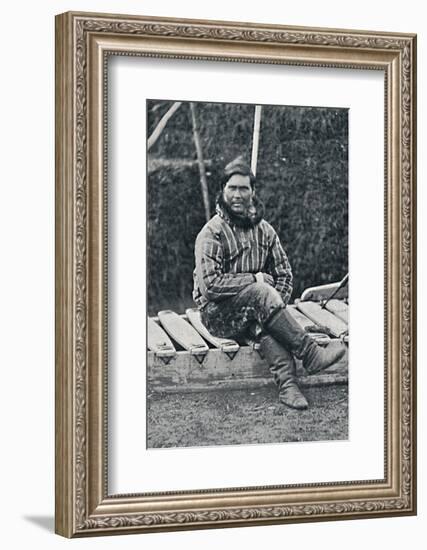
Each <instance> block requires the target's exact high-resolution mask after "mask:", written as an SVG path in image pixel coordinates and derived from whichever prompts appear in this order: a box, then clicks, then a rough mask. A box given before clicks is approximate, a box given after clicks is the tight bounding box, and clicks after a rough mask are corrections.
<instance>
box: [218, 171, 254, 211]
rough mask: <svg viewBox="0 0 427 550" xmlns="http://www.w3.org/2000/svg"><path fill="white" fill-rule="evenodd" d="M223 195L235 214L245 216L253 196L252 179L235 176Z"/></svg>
mask: <svg viewBox="0 0 427 550" xmlns="http://www.w3.org/2000/svg"><path fill="white" fill-rule="evenodd" d="M223 195H224V201H225V203H226V204H227V205H228V207H229V208H231V210H232V211H233V212H234V213H235V214H244V213H245V212H246V211H247V209H248V208H249V206H250V205H251V201H252V196H253V190H252V187H251V179H250V177H249V176H243V175H242V174H233V175H232V176H231V178H230V179H229V180H228V181H227V183H226V184H225V186H224V190H223Z"/></svg>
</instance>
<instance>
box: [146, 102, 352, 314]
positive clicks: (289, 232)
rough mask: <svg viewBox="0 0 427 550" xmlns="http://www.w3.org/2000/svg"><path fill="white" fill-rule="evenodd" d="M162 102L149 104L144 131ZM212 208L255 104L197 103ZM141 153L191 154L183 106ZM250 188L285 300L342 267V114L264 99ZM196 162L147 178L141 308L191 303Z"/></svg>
mask: <svg viewBox="0 0 427 550" xmlns="http://www.w3.org/2000/svg"><path fill="white" fill-rule="evenodd" d="M170 105H171V102H166V101H165V102H162V101H149V102H148V106H147V107H148V133H149V134H150V133H151V132H152V130H153V129H154V127H155V126H156V125H157V123H158V121H159V120H160V118H161V116H162V115H163V114H164V112H166V111H167V109H168V108H169V107H170ZM197 116H198V121H199V127H200V128H199V130H200V136H201V141H202V148H203V154H204V157H205V159H206V160H208V161H210V164H209V165H208V166H209V168H208V184H209V195H210V201H211V211H212V213H213V212H214V208H215V204H214V197H215V195H216V193H217V191H218V189H219V181H220V173H221V169H222V168H223V166H224V165H225V164H226V163H227V162H229V161H230V160H232V159H233V158H235V157H236V156H238V155H242V154H243V155H244V156H245V157H246V158H247V159H248V160H249V159H250V154H251V147H252V131H253V116H254V106H252V105H239V104H219V103H198V104H197ZM150 154H151V155H152V156H153V157H154V158H159V159H176V160H189V159H193V160H195V159H196V150H195V146H194V141H193V134H192V126H191V117H190V109H189V106H188V105H187V104H185V103H184V104H183V105H182V106H181V107H180V109H178V111H177V112H176V114H175V115H174V116H173V117H172V118H171V119H170V120H169V122H168V125H167V126H166V128H165V129H164V131H163V133H162V135H161V137H160V138H159V140H158V141H157V142H156V144H155V146H154V147H153V149H152V151H150ZM257 193H258V195H259V197H260V198H261V199H262V200H263V202H264V203H265V207H266V216H265V217H266V219H267V220H268V221H269V222H270V223H271V224H272V225H273V227H274V228H275V229H276V231H277V232H278V234H279V237H280V239H281V241H282V243H283V245H284V247H285V248H286V250H287V252H288V255H289V259H290V262H291V265H292V269H293V273H294V293H293V296H294V297H298V296H299V295H300V294H301V292H302V291H303V290H304V289H305V288H307V287H309V286H313V285H318V284H323V283H329V282H332V281H336V280H339V279H341V278H342V277H343V276H344V275H345V274H346V272H347V270H348V259H347V257H348V112H347V110H346V109H333V108H319V107H288V106H286V107H282V106H264V107H263V110H262V121H261V133H260V142H259V158H258V167H257ZM205 221H206V220H205V217H204V209H203V202H202V194H201V187H200V177H199V171H198V167H197V164H196V163H194V165H192V166H184V165H182V166H179V165H178V166H176V165H175V166H173V167H170V166H165V167H162V168H159V169H158V170H156V171H154V172H153V173H151V174H150V176H149V178H148V245H149V246H148V276H149V279H148V301H149V312H150V314H155V313H156V312H157V311H158V310H159V309H162V308H165V307H170V308H172V309H177V310H180V311H182V310H183V308H184V307H185V306H189V305H191V303H192V302H191V290H192V271H193V269H194V241H195V238H196V236H197V233H198V232H199V231H200V229H201V227H202V226H203V225H204V223H205Z"/></svg>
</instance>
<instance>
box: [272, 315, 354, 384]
mask: <svg viewBox="0 0 427 550" xmlns="http://www.w3.org/2000/svg"><path fill="white" fill-rule="evenodd" d="M265 328H266V330H267V331H268V332H269V334H271V335H272V336H274V338H276V340H278V341H279V342H280V343H281V344H282V345H283V346H284V347H285V348H286V349H287V350H288V351H290V352H291V353H292V354H293V355H295V356H296V357H298V359H302V364H303V367H304V368H305V370H306V371H307V373H308V374H315V373H316V372H319V371H321V370H323V369H326V368H327V367H330V366H331V365H333V364H334V363H335V362H336V361H338V360H339V359H341V357H342V356H343V355H344V353H345V351H346V348H345V345H344V344H343V343H342V342H339V341H338V342H330V343H329V344H328V345H327V346H325V347H321V346H319V345H318V344H317V343H316V342H315V341H314V340H313V338H312V337H311V336H310V335H309V334H308V333H307V332H305V330H304V329H302V328H301V327H300V325H299V324H298V323H297V322H296V321H295V319H294V318H293V317H292V315H291V314H290V313H289V312H288V311H287V309H286V308H283V309H279V310H278V311H277V312H276V313H275V314H274V315H273V317H272V318H271V319H270V320H269V321H268V322H267V323H266V325H265Z"/></svg>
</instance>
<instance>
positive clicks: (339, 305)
mask: <svg viewBox="0 0 427 550" xmlns="http://www.w3.org/2000/svg"><path fill="white" fill-rule="evenodd" d="M326 309H327V310H328V311H330V312H331V313H333V314H334V315H336V316H337V317H339V318H340V319H341V320H342V321H344V323H346V324H347V325H348V305H347V304H346V303H345V302H343V301H342V300H335V299H333V300H330V301H329V302H328V303H327V304H326Z"/></svg>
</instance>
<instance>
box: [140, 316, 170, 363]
mask: <svg viewBox="0 0 427 550" xmlns="http://www.w3.org/2000/svg"><path fill="white" fill-rule="evenodd" d="M147 347H148V349H149V350H151V351H154V353H155V354H156V355H157V356H158V357H173V356H174V355H175V354H176V349H175V347H174V345H173V344H172V342H171V340H170V338H169V336H168V335H167V334H166V332H165V331H164V330H163V329H162V327H160V326H159V325H158V324H157V323H156V322H155V321H154V319H152V318H151V317H149V318H148V320H147Z"/></svg>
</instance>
